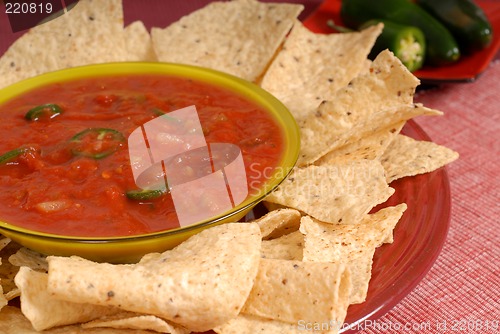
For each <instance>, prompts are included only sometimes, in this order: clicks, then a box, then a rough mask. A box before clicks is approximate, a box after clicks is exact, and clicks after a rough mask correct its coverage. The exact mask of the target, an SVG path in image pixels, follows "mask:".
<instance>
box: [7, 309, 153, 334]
mask: <svg viewBox="0 0 500 334" xmlns="http://www.w3.org/2000/svg"><path fill="white" fill-rule="evenodd" d="M0 333H5V334H21V333H22V334H39V333H40V332H39V331H37V330H35V329H34V328H33V327H32V326H31V323H30V322H29V320H28V319H27V318H26V317H25V316H24V314H22V312H21V310H20V309H19V308H18V307H14V306H6V307H4V308H3V309H2V310H0ZM43 334H151V331H145V330H136V329H113V328H88V329H84V328H82V327H81V326H80V325H72V326H63V327H56V328H52V329H48V330H45V331H43Z"/></svg>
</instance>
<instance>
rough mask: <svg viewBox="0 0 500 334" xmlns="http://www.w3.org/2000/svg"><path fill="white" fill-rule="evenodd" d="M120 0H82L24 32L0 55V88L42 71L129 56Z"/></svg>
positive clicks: (120, 59) (123, 58)
mask: <svg viewBox="0 0 500 334" xmlns="http://www.w3.org/2000/svg"><path fill="white" fill-rule="evenodd" d="M126 56H127V54H126V48H125V40H124V35H123V10H122V2H121V0H80V1H79V3H78V4H77V5H76V6H75V8H73V9H72V10H71V11H69V12H67V13H66V14H64V15H62V16H60V17H58V18H56V19H54V20H52V21H50V22H47V23H45V24H42V25H39V26H36V27H34V28H32V29H31V30H30V31H28V32H27V33H26V34H24V35H23V36H21V37H20V38H19V39H18V40H17V41H15V42H14V44H12V45H11V46H10V48H9V49H8V50H7V52H5V54H4V55H3V56H2V58H0V78H1V79H0V88H3V87H5V86H8V85H10V84H13V83H15V82H17V81H20V80H22V79H26V78H29V77H33V76H36V75H39V74H42V73H46V72H51V71H55V70H60V69H64V68H70V67H75V66H80V65H88V64H96V63H105V62H113V61H123V60H126V58H127V57H126Z"/></svg>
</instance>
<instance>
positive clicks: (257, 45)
mask: <svg viewBox="0 0 500 334" xmlns="http://www.w3.org/2000/svg"><path fill="white" fill-rule="evenodd" d="M302 9H303V6H302V5H294V4H277V3H261V2H258V1H255V0H238V1H230V2H213V3H210V4H208V5H207V6H206V7H204V8H202V9H199V10H197V11H195V12H193V13H191V14H189V15H187V16H184V17H183V18H181V19H180V20H179V21H177V22H175V23H173V24H172V25H170V26H169V27H167V28H165V29H159V28H153V29H152V30H151V36H152V38H153V45H154V48H155V51H156V55H157V57H158V59H159V60H160V61H162V62H174V63H182V64H190V65H197V66H203V67H208V68H212V69H215V70H219V71H223V72H227V73H230V74H233V75H236V76H239V77H241V78H243V79H246V80H249V81H254V80H255V79H256V78H258V77H259V76H260V75H261V74H262V73H263V72H264V70H265V69H266V67H267V65H268V63H269V62H270V60H271V58H272V57H273V55H274V53H275V52H276V50H277V49H278V47H279V46H280V44H281V43H282V41H283V39H284V38H285V36H286V34H287V33H288V32H289V31H290V29H291V28H292V25H293V23H294V22H295V19H296V18H297V16H298V15H299V13H300V12H301V11H302Z"/></svg>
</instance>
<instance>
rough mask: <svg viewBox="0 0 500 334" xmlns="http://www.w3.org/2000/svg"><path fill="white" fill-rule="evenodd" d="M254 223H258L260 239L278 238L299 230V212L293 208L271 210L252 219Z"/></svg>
mask: <svg viewBox="0 0 500 334" xmlns="http://www.w3.org/2000/svg"><path fill="white" fill-rule="evenodd" d="M254 223H257V224H258V225H259V227H260V232H261V234H262V239H274V238H279V237H280V236H283V235H285V234H288V233H291V232H293V231H298V230H299V226H300V212H298V211H297V210H293V209H278V210H273V211H270V212H269V213H267V214H266V215H264V216H262V217H261V218H259V219H257V220H254Z"/></svg>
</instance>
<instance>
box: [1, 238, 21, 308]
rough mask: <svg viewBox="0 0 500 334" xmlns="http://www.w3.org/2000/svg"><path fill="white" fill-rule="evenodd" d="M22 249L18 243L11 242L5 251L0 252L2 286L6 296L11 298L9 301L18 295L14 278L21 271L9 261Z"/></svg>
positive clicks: (4, 248) (4, 247)
mask: <svg viewBox="0 0 500 334" xmlns="http://www.w3.org/2000/svg"><path fill="white" fill-rule="evenodd" d="M4 244H5V242H4ZM20 248H21V246H20V245H19V244H18V243H15V242H9V243H7V244H6V245H5V246H3V249H2V250H1V251H0V258H1V261H0V285H1V286H2V289H3V292H4V294H5V295H6V296H7V295H8V296H9V297H8V299H12V298H14V297H15V296H16V295H17V294H18V292H17V287H16V284H15V283H14V277H15V276H16V274H17V271H18V270H19V267H17V266H15V265H13V264H12V263H10V262H9V261H8V259H9V257H10V256H11V255H12V254H15V253H16V252H17V251H18V250H19V249H20Z"/></svg>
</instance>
